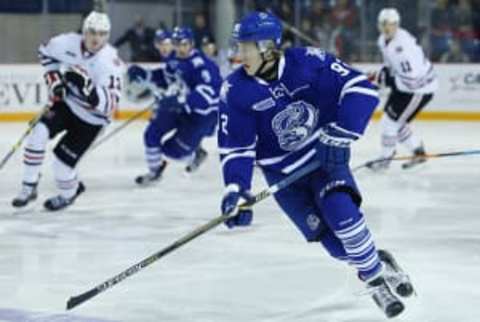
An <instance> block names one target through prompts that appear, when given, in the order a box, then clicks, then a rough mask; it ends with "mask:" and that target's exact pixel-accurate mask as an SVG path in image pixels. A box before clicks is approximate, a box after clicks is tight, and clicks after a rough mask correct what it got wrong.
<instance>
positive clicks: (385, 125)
mask: <svg viewBox="0 0 480 322" xmlns="http://www.w3.org/2000/svg"><path fill="white" fill-rule="evenodd" d="M381 124H382V129H383V130H382V131H383V133H384V134H388V135H392V136H395V135H397V133H398V130H399V129H400V128H401V127H402V124H401V123H400V122H398V121H395V120H394V119H392V118H391V117H390V116H389V115H388V114H386V113H385V114H384V115H383V117H382V120H381Z"/></svg>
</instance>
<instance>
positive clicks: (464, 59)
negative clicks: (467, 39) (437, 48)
mask: <svg viewBox="0 0 480 322" xmlns="http://www.w3.org/2000/svg"><path fill="white" fill-rule="evenodd" d="M440 62H442V63H468V62H470V57H469V56H468V55H467V54H465V53H464V52H463V50H462V47H461V46H460V42H459V41H458V40H457V39H453V38H452V39H450V41H449V50H448V51H447V52H445V53H444V54H443V55H442V56H441V57H440Z"/></svg>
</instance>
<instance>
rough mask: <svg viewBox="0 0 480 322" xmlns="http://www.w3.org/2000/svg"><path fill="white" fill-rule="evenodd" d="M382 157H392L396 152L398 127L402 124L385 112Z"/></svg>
mask: <svg viewBox="0 0 480 322" xmlns="http://www.w3.org/2000/svg"><path fill="white" fill-rule="evenodd" d="M381 122H382V138H381V146H382V153H381V156H382V158H390V157H392V156H393V153H394V152H395V147H396V145H397V139H398V136H397V135H398V129H399V128H400V125H399V124H398V122H396V121H394V120H392V119H391V118H390V117H389V116H388V115H387V114H383V117H382V121H381Z"/></svg>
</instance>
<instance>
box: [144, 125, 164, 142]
mask: <svg viewBox="0 0 480 322" xmlns="http://www.w3.org/2000/svg"><path fill="white" fill-rule="evenodd" d="M160 140H161V135H160V133H159V131H156V129H155V127H154V126H151V125H149V126H148V127H147V128H146V129H145V132H144V133H143V141H144V142H145V145H146V146H150V147H151V146H158V145H159V144H160Z"/></svg>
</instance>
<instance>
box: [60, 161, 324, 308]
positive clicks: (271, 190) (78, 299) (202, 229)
mask: <svg viewBox="0 0 480 322" xmlns="http://www.w3.org/2000/svg"><path fill="white" fill-rule="evenodd" d="M319 167H320V161H317V160H316V161H313V162H311V163H310V164H308V165H307V166H305V167H303V168H302V169H300V170H298V171H296V172H294V173H292V174H291V175H289V176H287V177H286V178H284V179H283V180H280V181H279V182H277V183H276V184H274V185H272V186H270V187H268V188H266V189H264V190H262V191H260V192H259V193H257V194H256V195H255V196H254V198H253V200H252V201H250V202H249V203H246V202H244V203H242V204H241V205H240V206H239V208H242V207H247V206H248V207H250V206H253V205H255V204H256V203H258V202H260V201H262V200H264V199H266V198H268V197H269V196H271V195H272V194H275V193H276V192H277V191H280V190H282V189H284V188H285V187H287V186H289V185H290V184H292V183H293V182H295V181H297V180H298V179H300V178H302V177H304V176H305V175H307V174H309V173H311V172H313V171H315V170H316V169H318V168H319ZM233 216H234V215H232V216H227V215H220V216H218V217H216V218H213V219H212V220H210V221H209V222H207V223H206V224H203V225H202V226H199V227H197V228H195V229H194V230H192V231H191V232H189V233H188V234H186V235H185V236H183V237H181V238H180V239H177V240H176V241H174V242H173V243H172V244H170V245H168V246H167V247H165V248H163V249H162V250H160V251H158V252H156V253H155V254H152V255H150V256H148V257H147V258H145V259H144V260H142V261H140V262H138V263H136V264H135V265H133V266H131V267H129V268H127V269H126V270H124V271H123V272H121V273H119V274H117V275H115V276H114V277H112V278H110V279H108V280H106V281H105V282H103V283H101V284H99V285H97V286H95V287H94V288H92V289H90V290H88V291H86V292H84V293H81V294H79V295H76V296H72V297H70V299H69V300H68V301H67V310H70V309H73V308H74V307H76V306H78V305H80V304H82V303H84V302H86V301H88V300H89V299H91V298H92V297H94V296H96V295H98V294H100V293H101V292H103V291H105V290H107V289H109V288H111V287H112V286H114V285H115V284H118V283H120V282H121V281H123V280H124V279H126V278H127V277H129V276H131V275H133V274H135V273H138V272H139V271H140V270H142V269H143V268H145V267H147V266H149V265H151V264H153V263H154V262H156V261H157V260H159V259H161V258H162V257H163V256H165V255H167V254H169V253H171V252H173V251H174V250H176V249H177V248H179V247H181V246H183V245H185V244H187V243H188V242H190V241H192V240H193V239H195V238H197V237H199V236H200V235H203V234H205V233H206V232H208V231H210V230H211V229H213V228H215V227H216V226H218V225H220V224H221V223H223V222H225V221H227V220H228V219H229V218H231V217H233Z"/></svg>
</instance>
